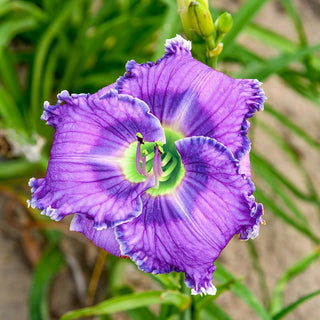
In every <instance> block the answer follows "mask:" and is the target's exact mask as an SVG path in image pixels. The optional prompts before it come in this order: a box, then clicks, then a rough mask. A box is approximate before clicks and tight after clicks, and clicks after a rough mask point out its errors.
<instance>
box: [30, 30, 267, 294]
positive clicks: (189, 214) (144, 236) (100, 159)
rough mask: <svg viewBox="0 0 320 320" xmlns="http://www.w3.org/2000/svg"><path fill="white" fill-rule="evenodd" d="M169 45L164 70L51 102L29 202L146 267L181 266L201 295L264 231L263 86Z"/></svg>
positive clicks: (133, 72) (132, 73) (181, 43)
mask: <svg viewBox="0 0 320 320" xmlns="http://www.w3.org/2000/svg"><path fill="white" fill-rule="evenodd" d="M190 49H191V45H190V42H189V41H186V40H184V39H183V38H181V37H180V36H177V37H176V38H174V39H171V40H168V41H167V43H166V53H165V55H164V56H163V57H162V58H161V59H160V60H159V61H157V63H155V64H154V63H147V64H141V65H139V64H137V63H136V62H135V61H129V62H128V63H127V72H126V74H125V75H124V76H123V77H120V78H119V79H118V81H117V82H116V83H115V84H113V85H111V86H109V87H106V88H103V89H101V90H100V91H99V92H97V93H96V94H93V95H89V94H80V95H69V93H68V92H67V91H63V92H62V93H61V94H60V95H58V103H57V104H56V105H55V106H50V105H49V103H47V102H46V103H45V107H44V108H45V111H44V114H43V116H42V119H43V120H46V121H47V123H48V124H49V125H51V126H53V127H54V128H55V130H56V131H55V136H54V141H53V146H52V150H51V157H50V161H49V165H48V170H47V174H46V177H45V178H43V179H34V178H32V179H31V180H30V186H31V187H32V193H33V195H32V198H31V200H30V202H29V203H30V205H31V206H32V207H37V208H38V209H40V210H42V213H43V214H45V215H48V216H50V217H51V218H52V219H54V220H57V221H58V220H60V219H62V218H63V217H65V216H66V215H69V214H72V213H75V216H74V218H73V220H72V223H71V227H70V229H71V230H74V231H79V232H82V233H83V234H84V235H85V236H86V237H88V238H89V239H91V240H92V241H93V242H94V243H95V244H96V245H98V246H99V247H101V248H103V249H105V250H106V251H108V252H110V253H112V254H114V255H117V256H127V257H129V258H131V259H132V260H133V261H134V262H135V263H136V264H137V266H138V267H139V268H140V269H141V270H143V271H145V272H153V273H167V272H170V271H178V272H179V271H183V272H185V274H186V284H187V285H188V286H189V287H191V288H192V289H193V293H195V294H198V293H199V294H201V293H208V294H215V287H214V286H213V285H212V283H211V280H212V273H213V272H214V270H215V266H214V265H213V263H214V261H215V260H216V258H217V257H218V256H219V254H220V252H221V250H222V249H223V248H224V247H225V246H226V245H227V243H228V242H229V241H230V239H231V238H232V237H233V236H234V235H235V234H240V239H243V240H246V239H249V238H254V237H256V236H257V235H258V231H259V225H260V224H261V223H262V222H263V219H262V213H263V210H262V205H261V204H258V203H256V202H255V199H254V197H253V195H252V193H253V191H254V186H253V184H252V182H251V180H250V162H249V150H250V141H249V139H248V137H247V132H248V129H249V122H248V120H247V119H248V118H250V117H251V116H253V114H254V113H255V111H257V110H260V109H262V108H263V102H264V99H265V97H264V93H263V91H262V90H261V89H260V88H259V85H260V83H259V82H258V81H257V80H247V79H232V78H230V77H228V76H226V75H224V74H223V73H220V72H217V71H215V70H213V69H211V68H209V67H208V66H206V65H204V64H202V63H200V62H199V61H197V60H195V59H193V58H192V55H191V52H190Z"/></svg>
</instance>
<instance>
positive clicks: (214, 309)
mask: <svg viewBox="0 0 320 320" xmlns="http://www.w3.org/2000/svg"><path fill="white" fill-rule="evenodd" d="M201 319H204V320H232V319H231V318H230V317H229V316H228V315H227V314H226V313H225V312H224V310H222V309H221V308H220V307H219V306H218V305H216V304H215V303H211V304H209V305H206V306H205V308H204V309H203V310H201Z"/></svg>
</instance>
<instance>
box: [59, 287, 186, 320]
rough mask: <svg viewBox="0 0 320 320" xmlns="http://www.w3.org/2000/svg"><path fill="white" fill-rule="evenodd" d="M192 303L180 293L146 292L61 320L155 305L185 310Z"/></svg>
mask: <svg viewBox="0 0 320 320" xmlns="http://www.w3.org/2000/svg"><path fill="white" fill-rule="evenodd" d="M190 303H191V298H190V297H189V296H187V295H185V294H182V293H181V292H178V291H165V292H161V291H146V292H141V293H132V294H127V295H123V296H120V297H114V298H111V299H109V300H106V301H104V302H101V303H99V304H97V305H95V306H93V307H88V308H83V309H79V310H75V311H71V312H68V313H66V314H65V315H64V316H63V317H61V318H60V320H70V319H78V318H80V317H85V316H93V315H104V314H111V313H115V312H120V311H128V310H132V309H136V308H140V307H146V306H149V305H153V304H172V305H175V306H176V307H178V308H179V309H180V310H182V311H183V310H185V309H187V308H188V306H189V305H190Z"/></svg>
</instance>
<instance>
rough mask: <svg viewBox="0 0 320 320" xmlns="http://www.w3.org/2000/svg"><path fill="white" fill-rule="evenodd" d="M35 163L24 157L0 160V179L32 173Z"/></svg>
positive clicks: (35, 166)
mask: <svg viewBox="0 0 320 320" xmlns="http://www.w3.org/2000/svg"><path fill="white" fill-rule="evenodd" d="M36 168H37V165H36V164H34V163H30V162H29V161H27V160H25V159H12V160H6V161H5V162H0V181H1V180H7V179H13V178H21V177H28V176H31V175H33V173H34V171H35V169H36Z"/></svg>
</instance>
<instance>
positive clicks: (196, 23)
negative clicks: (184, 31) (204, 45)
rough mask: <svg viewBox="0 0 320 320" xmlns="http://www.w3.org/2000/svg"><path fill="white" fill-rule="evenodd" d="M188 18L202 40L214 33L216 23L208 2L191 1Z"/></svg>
mask: <svg viewBox="0 0 320 320" xmlns="http://www.w3.org/2000/svg"><path fill="white" fill-rule="evenodd" d="M188 18H189V21H190V25H191V27H192V29H193V30H194V32H195V33H196V34H197V35H198V36H200V37H201V38H202V39H207V38H209V37H211V36H212V35H213V33H214V23H213V21H212V17H211V14H210V11H209V8H208V6H207V3H206V1H204V0H199V1H191V2H190V4H189V7H188Z"/></svg>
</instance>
